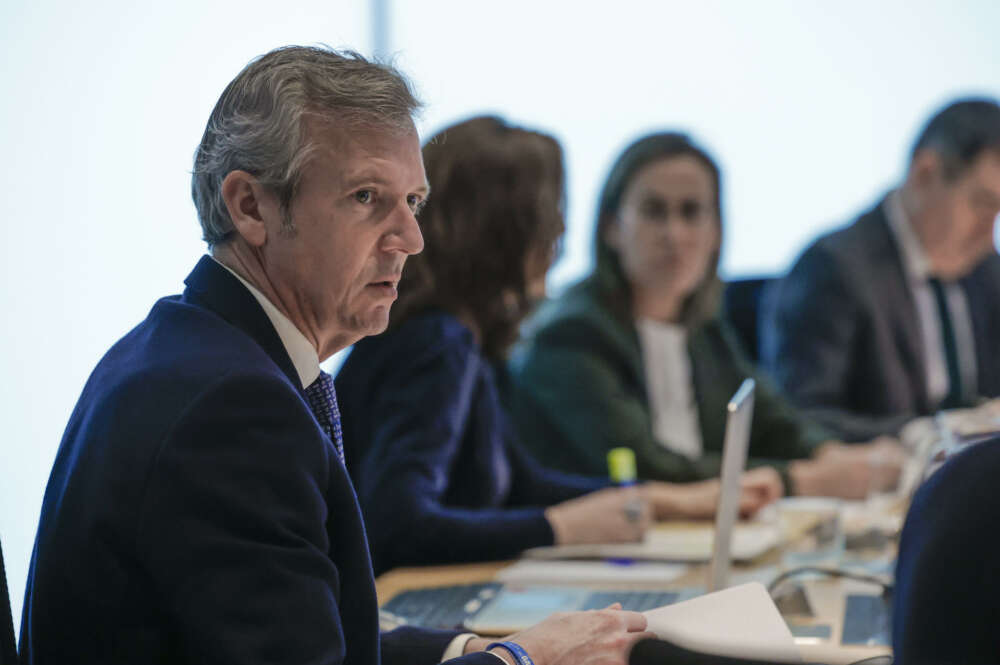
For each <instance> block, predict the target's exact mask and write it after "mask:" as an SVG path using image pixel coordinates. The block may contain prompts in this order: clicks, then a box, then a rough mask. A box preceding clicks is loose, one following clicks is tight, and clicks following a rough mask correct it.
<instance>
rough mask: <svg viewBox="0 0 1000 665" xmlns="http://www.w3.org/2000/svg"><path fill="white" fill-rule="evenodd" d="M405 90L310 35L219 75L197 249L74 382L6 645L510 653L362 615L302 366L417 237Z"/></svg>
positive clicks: (592, 642) (223, 659)
mask: <svg viewBox="0 0 1000 665" xmlns="http://www.w3.org/2000/svg"><path fill="white" fill-rule="evenodd" d="M417 105H418V104H417V101H416V100H415V99H414V97H413V95H412V93H411V91H410V88H409V85H408V83H407V82H406V80H405V79H403V78H402V77H401V75H400V74H399V73H398V72H396V71H395V70H393V69H392V68H391V67H388V66H384V65H380V64H376V63H371V62H368V61H366V60H364V59H363V58H362V57H360V56H358V55H356V54H351V53H347V54H341V53H337V52H333V51H329V50H326V49H319V48H301V47H289V48H285V49H278V50H276V51H272V52H270V53H268V54H266V55H265V56H262V57H261V58H259V59H257V60H255V61H254V62H252V63H250V64H249V65H248V66H247V67H246V68H245V69H244V70H243V71H242V72H241V73H240V74H239V75H238V76H237V77H236V79H234V80H233V81H232V83H230V84H229V86H228V87H227V88H226V90H225V92H223V94H222V97H221V98H220V99H219V102H218V103H217V105H216V107H215V110H214V111H213V112H212V115H211V118H210V119H209V122H208V126H207V128H206V130H205V134H204V137H203V138H202V142H201V145H200V146H199V147H198V151H197V153H196V157H195V167H194V174H193V178H192V193H193V197H194V201H195V205H196V207H197V209H198V216H199V219H200V221H201V225H202V231H203V233H204V237H205V240H206V241H207V242H208V244H209V247H210V248H211V252H212V255H211V256H205V257H202V259H201V260H200V261H199V262H198V264H197V265H196V266H195V268H194V270H193V271H192V272H191V274H190V275H189V276H188V278H187V280H186V284H187V289H186V290H185V291H184V293H183V294H182V295H180V296H172V297H168V298H164V299H162V300H160V301H159V302H157V303H156V304H155V305H154V306H153V309H152V311H151V312H150V313H149V316H148V317H147V318H146V319H145V320H144V321H143V322H142V323H140V324H139V325H138V326H137V327H136V328H135V329H133V330H132V331H131V332H129V333H128V334H127V335H126V336H125V337H124V338H122V339H121V340H120V341H119V342H118V343H117V344H115V345H114V346H113V347H112V348H111V350H110V351H108V353H107V354H106V355H105V357H104V358H103V359H102V360H101V361H100V363H99V364H98V366H97V368H96V369H95V370H94V372H93V374H92V375H91V377H90V379H89V380H88V382H87V385H86V386H85V387H84V390H83V394H82V396H81V397H80V401H79V402H78V403H77V406H76V409H75V410H74V412H73V415H72V416H71V418H70V422H69V425H68V426H67V428H66V432H65V434H64V437H63V441H62V443H61V445H60V448H59V452H58V455H57V457H56V461H55V465H54V468H53V470H52V475H51V477H50V479H49V484H48V487H47V489H46V493H45V499H44V503H43V507H42V515H41V520H40V523H39V527H38V535H37V538H36V541H35V549H34V553H33V556H32V561H31V568H30V572H29V578H28V585H27V590H26V593H25V603H24V616H23V623H22V629H21V650H22V661H23V662H24V663H26V664H27V665H35V664H37V665H50V664H51V665H62V664H64V663H81V664H93V665H97V664H101V665H115V664H121V665H125V664H132V663H145V664H155V663H171V664H174V665H181V664H184V663H213V664H218V665H224V664H233V665H236V664H237V663H238V664H240V665H253V664H257V663H287V664H299V663H301V664H306V663H309V664H310V665H313V664H314V665H320V664H324V665H338V664H342V663H343V664H352V665H378V664H379V663H399V664H403V663H405V664H407V665H410V664H412V665H421V664H424V665H431V664H432V663H438V662H440V661H441V660H442V659H448V658H452V657H455V656H457V657H458V658H457V659H456V665H458V663H462V664H467V665H473V664H475V665H489V664H491V663H492V664H496V663H499V662H500V661H504V662H507V663H509V664H511V665H513V663H514V659H513V655H514V654H513V652H512V651H508V650H507V649H505V648H502V647H497V648H493V649H491V650H490V651H484V650H483V649H485V648H487V644H488V643H487V642H486V641H485V640H483V639H481V638H478V637H476V636H474V635H459V634H457V633H455V632H444V631H421V630H415V629H405V628H404V629H399V630H396V631H392V632H390V633H386V634H384V635H380V634H379V624H378V615H377V603H376V598H375V587H374V581H373V579H372V568H371V562H370V557H369V553H368V546H367V542H366V538H365V529H364V524H363V523H362V519H361V513H360V511H359V509H358V504H357V499H356V496H355V493H354V488H353V487H352V485H351V482H350V479H349V477H348V474H347V472H346V469H345V466H344V464H345V460H344V456H343V445H342V441H341V438H342V437H341V428H340V419H339V414H338V409H337V402H336V398H335V395H334V392H333V380H332V378H331V377H330V376H329V375H328V374H326V373H325V372H322V371H321V370H320V366H319V363H320V361H321V360H322V359H325V358H327V357H329V356H330V355H331V354H333V353H334V352H335V351H337V350H338V349H341V348H344V347H346V346H347V345H349V344H352V343H353V342H355V341H357V340H358V339H359V338H361V337H363V336H365V335H370V334H374V333H378V332H381V331H382V330H384V329H385V327H386V325H387V323H388V320H389V308H390V306H391V305H392V303H393V301H394V300H395V299H396V285H397V284H398V282H399V278H400V273H401V271H402V269H403V264H404V262H405V260H406V258H407V256H409V255H411V254H415V253H417V252H419V251H420V250H421V249H422V248H423V238H422V236H421V233H420V229H419V227H418V226H417V221H416V217H415V216H416V213H417V211H418V209H419V208H420V206H421V205H422V203H423V201H424V199H425V197H426V196H427V193H428V190H429V186H428V183H427V181H426V176H425V173H424V167H423V161H422V158H421V152H420V141H419V139H418V137H417V132H416V130H415V128H414V125H413V120H412V114H413V112H414V111H415V109H416V108H417ZM348 462H349V460H348ZM645 625H646V622H645V619H644V618H643V617H642V616H641V615H639V614H635V613H632V612H621V611H617V610H614V609H609V610H603V611H600V612H594V613H576V614H569V615H563V616H559V617H555V618H554V619H551V620H548V621H546V622H543V623H541V624H539V625H538V626H536V627H534V628H532V629H529V630H527V631H525V632H524V633H521V634H520V635H518V636H515V637H514V638H513V641H514V642H516V643H519V644H520V645H521V646H522V647H523V649H524V650H526V651H527V652H528V653H529V654H530V657H531V658H534V661H535V663H536V665H543V664H544V665H554V664H556V663H561V664H565V665H568V664H570V663H582V662H593V663H595V664H596V663H605V664H609V665H610V664H616V663H617V664H621V663H623V662H624V652H625V650H626V648H627V647H628V645H629V644H630V643H631V642H632V641H634V640H635V639H636V638H638V637H641V636H642V635H643V633H642V632H640V631H642V630H643V629H644V628H645ZM463 654H468V655H463Z"/></svg>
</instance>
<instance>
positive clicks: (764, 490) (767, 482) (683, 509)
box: [644, 467, 782, 520]
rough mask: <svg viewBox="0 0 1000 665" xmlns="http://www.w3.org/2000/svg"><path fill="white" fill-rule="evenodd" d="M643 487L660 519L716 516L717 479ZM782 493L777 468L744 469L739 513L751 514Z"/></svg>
mask: <svg viewBox="0 0 1000 665" xmlns="http://www.w3.org/2000/svg"><path fill="white" fill-rule="evenodd" d="M644 489H646V491H647V495H648V496H650V497H651V501H652V503H653V508H654V511H655V515H656V518H657V519H659V520H667V519H685V518H686V519H709V518H712V517H715V511H716V509H717V508H718V505H719V493H720V490H721V483H720V482H719V480H718V479H713V480H703V481H699V482H695V483H684V484H674V483H661V482H649V483H646V484H645V485H644ZM781 495H782V485H781V476H779V475H778V472H777V471H775V470H774V469H772V468H770V467H760V468H757V469H751V470H750V471H747V472H746V473H744V474H743V478H742V479H741V486H740V500H739V506H740V516H742V517H750V516H752V515H753V514H754V513H756V512H757V511H758V510H760V509H761V508H763V507H764V506H766V505H767V504H769V503H771V502H773V501H775V500H777V499H779V498H781Z"/></svg>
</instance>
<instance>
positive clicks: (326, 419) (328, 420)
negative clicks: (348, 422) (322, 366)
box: [306, 370, 344, 464]
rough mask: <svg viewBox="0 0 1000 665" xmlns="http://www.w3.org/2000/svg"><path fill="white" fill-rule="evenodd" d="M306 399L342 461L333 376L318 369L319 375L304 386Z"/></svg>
mask: <svg viewBox="0 0 1000 665" xmlns="http://www.w3.org/2000/svg"><path fill="white" fill-rule="evenodd" d="M306 399H308V400H309V408H310V409H312V412H313V415H315V416H316V420H318V421H319V424H320V425H322V426H323V431H324V432H326V434H327V436H329V437H330V439H331V440H332V441H333V445H334V447H335V448H336V449H337V456H338V457H340V463H341V464H343V463H344V435H343V433H342V432H341V430H340V409H339V408H338V407H337V393H336V391H334V389H333V377H332V376H330V375H329V374H327V373H326V372H324V371H323V370H320V372H319V376H318V377H317V378H316V380H315V381H313V382H312V383H310V384H309V387H308V388H306Z"/></svg>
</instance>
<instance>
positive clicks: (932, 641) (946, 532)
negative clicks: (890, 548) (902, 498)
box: [892, 437, 1000, 665]
mask: <svg viewBox="0 0 1000 665" xmlns="http://www.w3.org/2000/svg"><path fill="white" fill-rule="evenodd" d="M998 474H1000V439H998V438H996V437H994V438H991V439H989V440H987V441H984V442H982V443H979V444H976V445H972V446H969V447H968V448H967V449H965V450H962V451H961V452H958V453H957V454H955V455H954V456H953V457H951V458H950V459H948V460H947V461H946V462H945V463H944V465H943V466H941V468H940V469H938V470H937V471H935V472H934V473H933V475H931V477H930V478H929V479H928V480H927V481H926V482H925V483H924V484H923V485H922V486H921V487H920V488H919V489H918V490H917V492H916V493H915V494H914V496H913V501H912V503H911V504H910V510H909V512H908V513H907V516H906V524H905V525H904V527H903V533H902V535H901V537H900V541H899V557H898V559H897V562H896V576H895V590H894V593H893V599H892V600H893V612H892V649H893V654H894V656H895V662H896V663H899V664H900V665H917V664H920V665H960V664H961V665H965V664H966V663H1000V636H998V634H997V630H996V617H997V616H998V613H1000V575H998V574H997V565H996V559H995V558H994V557H995V556H996V552H997V548H998V547H1000V535H998V533H997V529H996V525H997V523H998V521H1000V495H998V494H997V491H996V479H997V475H998Z"/></svg>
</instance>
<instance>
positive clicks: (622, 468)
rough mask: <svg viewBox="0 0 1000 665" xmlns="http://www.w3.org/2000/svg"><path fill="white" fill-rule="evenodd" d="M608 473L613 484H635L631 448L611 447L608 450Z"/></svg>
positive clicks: (633, 458) (633, 456) (633, 457)
mask: <svg viewBox="0 0 1000 665" xmlns="http://www.w3.org/2000/svg"><path fill="white" fill-rule="evenodd" d="M608 475H609V476H610V477H611V482H613V483H614V484H615V485H620V486H622V487H625V486H627V485H635V482H636V473H635V453H634V452H632V449H631V448H624V447H622V448H612V449H611V450H609V451H608Z"/></svg>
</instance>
